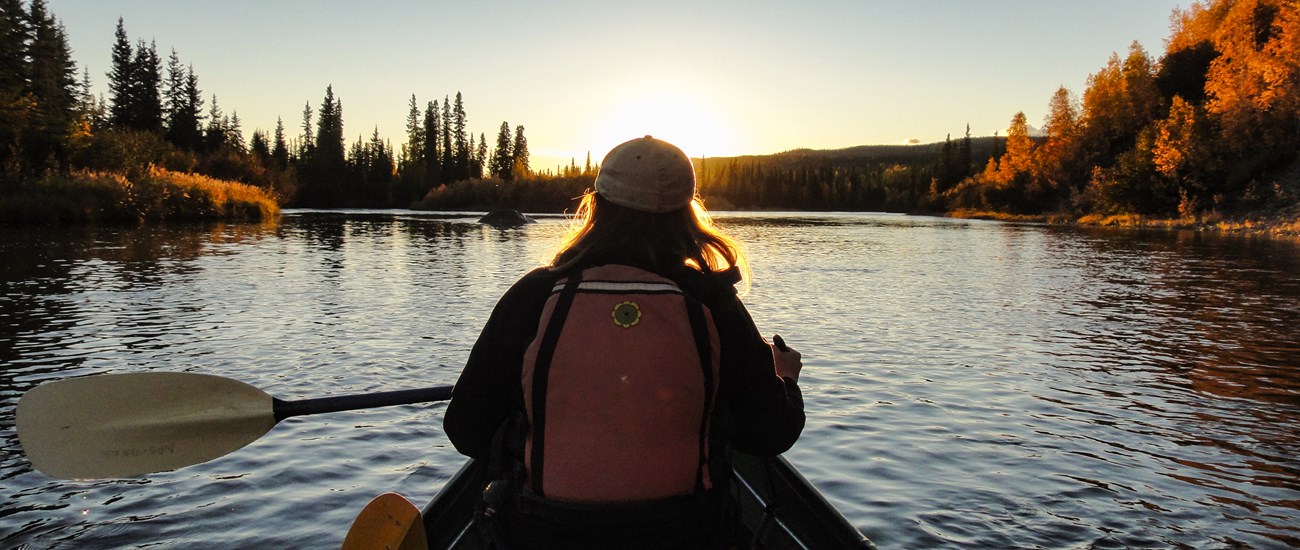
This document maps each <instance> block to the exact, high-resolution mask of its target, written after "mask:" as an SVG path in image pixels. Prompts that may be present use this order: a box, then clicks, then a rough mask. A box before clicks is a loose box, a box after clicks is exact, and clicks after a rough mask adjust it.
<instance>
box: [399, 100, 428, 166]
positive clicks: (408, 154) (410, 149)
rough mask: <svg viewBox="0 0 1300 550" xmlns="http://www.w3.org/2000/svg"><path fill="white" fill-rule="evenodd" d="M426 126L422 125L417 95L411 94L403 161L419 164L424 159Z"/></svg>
mask: <svg viewBox="0 0 1300 550" xmlns="http://www.w3.org/2000/svg"><path fill="white" fill-rule="evenodd" d="M423 149H424V126H423V125H422V124H421V123H420V107H419V105H418V104H416V102H415V94H411V103H410V105H409V109H408V110H407V112H406V148H405V150H404V154H403V157H404V158H403V160H404V161H407V162H418V160H419V159H422V158H424V151H423Z"/></svg>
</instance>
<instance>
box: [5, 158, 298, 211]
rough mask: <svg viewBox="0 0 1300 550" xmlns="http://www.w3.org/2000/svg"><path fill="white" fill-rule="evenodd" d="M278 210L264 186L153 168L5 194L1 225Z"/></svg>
mask: <svg viewBox="0 0 1300 550" xmlns="http://www.w3.org/2000/svg"><path fill="white" fill-rule="evenodd" d="M279 214H280V207H279V204H278V203H277V202H276V200H275V198H274V197H272V196H271V195H270V194H269V193H268V192H266V191H265V190H263V189H261V188H258V187H254V186H251V185H246V184H242V183H238V182H233V181H226V180H219V179H215V178H210V177H207V176H202V175H198V174H191V173H185V172H174V171H171V170H166V169H163V168H157V167H152V166H151V167H149V168H148V169H146V170H142V171H141V172H140V173H139V174H132V175H130V176H128V175H125V174H121V173H110V172H91V171H79V172H72V173H69V174H59V175H51V176H46V177H45V178H43V179H41V180H39V181H36V182H32V183H27V184H23V185H19V186H18V187H17V188H15V189H13V190H12V191H9V192H6V193H3V194H0V223H3V222H9V223H100V222H119V223H120V222H134V223H140V222H151V221H211V220H235V221H261V220H269V219H273V218H275V217H277V216H279Z"/></svg>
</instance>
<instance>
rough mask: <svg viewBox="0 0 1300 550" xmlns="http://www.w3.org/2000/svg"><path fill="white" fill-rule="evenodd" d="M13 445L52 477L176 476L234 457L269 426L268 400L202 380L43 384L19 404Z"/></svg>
mask: <svg viewBox="0 0 1300 550" xmlns="http://www.w3.org/2000/svg"><path fill="white" fill-rule="evenodd" d="M16 420H17V422H16V424H17V427H18V441H19V443H21V444H22V447H23V451H24V452H25V453H26V454H27V458H28V459H30V460H31V461H32V466H35V467H36V469H37V470H40V471H41V472H43V473H45V474H46V475H49V476H50V477H56V478H63V479H98V478H113V477H128V476H134V475H140V474H147V473H151V472H161V471H166V470H174V469H176V468H180V467H183V466H189V465H191V464H198V463H200V462H206V461H208V460H212V459H214V458H217V457H219V456H222V455H225V454H228V453H230V452H233V451H235V450H237V449H239V448H240V447H243V446H245V445H247V444H249V443H251V442H253V441H255V440H257V438H258V437H261V436H262V434H265V433H266V432H267V431H268V430H270V429H271V428H272V427H273V426H275V412H274V410H273V404H272V399H271V396H270V395H267V394H266V393H265V392H263V391H262V390H259V389H257V388H255V387H253V386H250V385H248V384H245V383H243V382H240V381H238V380H231V379H229V378H222V377H220V376H212V375H206V374H194V373H184V372H145V373H129V374H106V375H99V376H87V377H82V378H70V379H67V380H58V381H55V382H47V383H45V384H41V385H40V386H37V387H35V388H32V389H31V390H29V391H28V392H27V393H26V394H24V395H23V397H22V398H21V399H20V400H19V401H18V411H17V419H16Z"/></svg>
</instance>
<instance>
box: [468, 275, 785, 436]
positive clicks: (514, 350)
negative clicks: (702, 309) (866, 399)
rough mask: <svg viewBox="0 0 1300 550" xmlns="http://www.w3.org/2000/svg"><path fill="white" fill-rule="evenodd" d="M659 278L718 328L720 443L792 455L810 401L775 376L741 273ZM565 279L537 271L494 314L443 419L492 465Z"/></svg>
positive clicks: (716, 424) (716, 427) (518, 406)
mask: <svg viewBox="0 0 1300 550" xmlns="http://www.w3.org/2000/svg"><path fill="white" fill-rule="evenodd" d="M660 275H663V276H665V277H667V278H669V279H672V280H673V281H675V282H676V283H677V284H678V286H680V287H681V288H682V291H683V292H685V293H686V294H687V295H689V296H691V297H692V298H694V299H696V300H698V301H700V302H701V303H703V304H704V305H705V306H706V307H708V308H709V310H710V311H711V312H712V314H713V319H714V324H715V325H716V326H717V330H718V339H719V343H720V346H721V350H720V360H721V365H720V374H719V386H718V402H717V407H716V409H715V411H716V412H715V422H714V426H713V429H712V430H711V434H712V438H713V439H714V443H715V444H716V445H730V446H731V447H733V448H735V449H737V450H740V451H743V452H746V453H749V454H754V455H760V456H771V455H777V454H780V453H783V452H785V451H786V450H787V449H789V448H790V447H791V446H792V445H794V442H795V440H796V439H798V437H799V434H800V432H802V431H803V426H804V412H803V398H802V395H801V394H800V391H799V387H798V385H796V384H795V382H794V381H793V380H790V379H788V378H780V377H777V376H776V374H775V369H774V366H773V360H772V351H771V348H770V347H769V346H768V344H767V343H766V342H765V341H764V340H763V338H762V336H761V335H760V334H759V332H758V329H757V328H755V326H754V321H753V319H752V318H751V317H750V315H749V312H748V311H747V310H746V309H745V306H744V304H742V303H741V301H740V298H739V297H738V296H737V295H736V289H735V287H734V286H733V285H734V283H735V282H736V280H737V279H738V277H736V275H735V273H734V271H728V272H723V273H703V272H700V271H698V270H694V269H688V268H682V269H680V270H677V271H676V272H674V273H660ZM563 276H564V275H563V274H562V273H555V272H553V271H551V270H550V269H548V268H538V269H536V270H533V271H532V272H530V273H528V274H527V275H525V276H524V277H523V278H521V279H520V280H519V281H518V282H516V283H515V284H514V286H512V287H511V288H510V289H509V290H508V291H507V292H506V293H505V295H504V296H502V297H501V300H500V301H499V302H498V303H497V305H496V308H495V309H493V311H492V315H491V317H490V318H489V319H488V321H487V324H486V325H485V326H484V327H483V332H482V333H481V334H480V335H479V338H478V341H477V342H475V344H474V348H473V350H472V351H471V352H470V355H469V360H468V361H467V362H466V364H465V369H464V370H463V371H462V372H461V375H460V379H459V380H457V381H456V386H455V389H454V390H453V392H452V399H451V403H450V404H448V406H447V412H446V417H445V419H444V428H445V430H446V432H447V437H448V438H449V439H451V442H452V444H453V445H455V446H456V449H457V450H458V451H460V452H461V453H462V454H464V455H466V456H470V457H474V458H479V459H487V458H488V455H489V451H490V447H491V443H492V437H493V435H494V434H495V432H496V430H497V428H498V427H499V426H500V425H501V424H502V423H503V422H504V421H505V420H506V419H507V418H509V417H511V416H512V414H513V413H515V412H516V411H523V410H524V403H523V388H522V385H521V373H522V369H523V360H524V351H525V350H526V349H527V347H528V345H529V344H530V343H531V341H532V340H533V338H534V337H535V336H536V332H537V328H538V323H539V321H540V318H541V314H542V308H543V306H544V304H545V303H546V300H547V298H548V297H549V295H550V293H551V289H552V287H553V286H554V285H555V283H556V281H557V280H558V279H560V278H562V277H563ZM688 345H689V344H688Z"/></svg>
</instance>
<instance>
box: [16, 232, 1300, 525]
mask: <svg viewBox="0 0 1300 550" xmlns="http://www.w3.org/2000/svg"><path fill="white" fill-rule="evenodd" d="M718 219H719V223H720V225H722V226H723V227H724V228H725V229H726V230H728V231H730V232H731V233H733V234H734V235H736V236H738V237H740V238H741V239H742V240H743V241H745V242H746V243H747V245H748V251H749V253H750V256H751V258H752V261H753V274H754V279H753V285H752V288H751V290H750V292H749V294H748V295H747V296H746V298H745V301H746V303H747V304H748V306H749V308H750V310H751V312H752V313H753V315H754V317H755V319H756V321H757V323H758V325H759V328H760V329H761V330H763V331H764V333H765V334H772V333H780V334H781V335H782V336H784V337H785V339H786V341H787V342H788V343H789V344H790V345H791V346H793V347H795V348H797V349H799V350H800V351H801V352H802V353H803V357H804V364H805V369H804V375H803V378H802V380H801V386H802V388H803V391H804V395H805V399H806V403H807V411H808V418H809V421H808V426H807V429H806V430H805V432H804V434H803V436H802V438H801V439H800V440H799V442H798V443H797V444H796V445H795V447H794V448H793V449H791V450H790V451H789V452H788V453H787V454H786V456H787V457H788V458H789V459H790V460H791V461H792V462H793V463H794V464H795V465H796V466H797V467H798V468H799V469H800V470H801V471H802V472H803V473H804V475H805V476H806V477H808V478H809V479H811V480H812V481H813V482H814V483H815V484H816V485H817V486H818V487H819V488H820V489H821V490H822V491H823V492H824V493H825V494H826V495H827V497H828V498H829V499H830V500H831V501H832V502H833V503H834V504H836V505H837V506H838V507H839V508H840V509H841V510H842V511H843V512H844V514H845V515H846V516H847V517H848V518H849V519H850V520H851V521H852V522H853V523H854V524H855V525H857V526H858V527H859V528H860V529H861V530H862V531H863V532H864V533H865V534H867V535H868V536H869V537H871V538H872V539H873V540H874V541H875V542H876V543H877V544H879V545H880V546H881V547H882V548H994V547H1018V548H1034V547H1037V548H1188V549H1192V548H1196V549H1199V548H1279V547H1300V452H1298V451H1300V330H1297V329H1296V327H1297V326H1300V244H1298V243H1297V242H1296V241H1294V240H1281V239H1268V238H1252V237H1236V236H1219V235H1207V234H1197V233H1186V232H1169V231H1160V232H1140V231H1133V230H1105V229H1085V228H1074V227H1050V226H1039V225H1017V224H1006V223H999V222H989V221H973V220H953V219H944V218H927V217H913V216H900V215H886V214H838V213H827V214H822V213H815V214H814V213H763V214H751V213H744V214H742V213H723V214H719V216H718ZM564 229H565V224H564V220H563V219H560V218H542V219H541V220H540V223H538V224H534V225H530V226H527V227H525V228H522V229H493V228H489V227H485V226H480V225H478V224H476V223H475V219H474V217H473V216H469V215H464V216H457V215H446V214H443V215H435V214H429V213H418V212H405V211H381V212H376V211H348V212H317V211H287V212H286V213H285V214H284V216H283V218H282V219H281V220H280V222H279V223H278V224H267V225H240V224H215V225H201V226H167V227H141V228H134V227H132V228H121V227H117V228H104V227H99V228H21V227H0V258H3V259H2V260H0V261H2V262H3V263H2V264H0V365H2V366H0V444H2V445H3V452H2V454H0V502H3V504H0V547H6V548H8V547H20V548H106V547H151V546H152V547H222V548H252V547H273V546H279V547H305V548H331V547H333V548H336V547H337V546H338V544H339V543H340V542H341V540H342V538H343V535H344V532H345V531H346V528H347V525H348V524H349V523H350V522H351V520H352V518H353V517H354V516H355V514H356V513H357V512H358V511H359V510H360V509H361V507H362V506H364V505H365V503H366V502H367V501H368V500H369V499H370V498H371V497H373V496H375V495H376V494H378V493H381V492H385V491H397V492H400V493H402V494H404V495H406V496H408V497H409V498H410V499H411V500H413V501H415V502H417V503H422V502H427V500H428V499H429V498H430V497H432V496H433V494H434V493H435V492H436V491H437V490H438V488H439V487H440V486H441V484H442V483H443V482H444V481H445V480H446V479H447V478H448V477H449V476H450V475H451V474H452V473H454V472H455V470H456V469H457V468H458V467H459V466H460V465H461V463H462V459H461V458H460V457H459V455H457V454H456V452H455V450H454V449H452V448H451V447H450V444H449V443H448V442H447V439H446V437H445V436H444V434H443V433H442V429H441V418H442V416H441V413H442V411H443V409H444V405H443V404H432V405H424V406H403V407H388V408H382V409H371V410H366V411H357V412H346V413H334V414H329V415H318V416H309V417H301V418H292V419H288V420H286V421H284V422H281V423H280V424H279V425H277V426H276V427H275V428H274V429H272V430H271V431H270V432H269V433H268V434H267V435H265V436H263V437H262V438H261V439H259V440H258V441H256V442H255V443H253V444H251V445H249V446H248V447H245V448H243V449H240V450H238V451H236V452H234V453H232V454H230V455H227V456H225V457H222V458H219V459H216V460H213V461H210V462H207V463H204V464H200V465H196V466H191V467H187V468H183V469H180V470H176V471H172V472H165V473H159V474H153V475H148V476H143V477H138V478H132V479H116V480H99V481H66V480H56V479H52V478H50V477H47V476H45V475H44V474H41V473H39V472H37V471H34V470H33V469H32V468H31V465H30V463H29V462H28V461H27V459H26V458H25V457H24V455H23V454H22V451H21V447H20V445H19V443H18V438H17V435H16V433H15V429H14V414H15V413H14V411H15V407H16V405H17V403H18V400H19V398H20V396H21V395H22V394H23V392H25V391H27V390H29V389H31V388H33V387H35V386H36V385H38V384H40V383H42V382H45V381H48V380H56V379H61V378H67V377H72V376H83V375H90V374H99V373H124V372H141V371H188V372H199V373H210V374H217V375H221V376H226V377H231V378H236V379H239V380H243V381H245V382H248V383H250V384H252V385H254V386H257V387H258V388H261V389H263V390H264V391H266V392H267V393H270V394H271V395H273V396H275V397H278V398H282V399H302V398H311V397H322V396H329V395H340V394H349V393H364V392H371V391H381V390H396V389H406V388H414V387H424V386H431V385H440V384H451V383H453V382H454V381H455V380H456V376H457V374H458V372H459V369H460V367H461V365H462V364H463V362H464V360H465V358H466V356H467V355H468V351H469V348H470V346H471V345H472V343H473V342H474V339H475V337H476V336H477V334H478V331H479V330H480V328H481V326H482V323H483V322H484V320H485V319H486V318H487V315H488V313H489V312H490V311H491V308H492V306H493V304H494V303H495V301H496V299H497V298H498V297H499V295H500V294H501V292H502V291H504V290H505V288H506V287H507V286H508V285H509V284H510V283H512V282H513V281H514V280H515V279H516V278H517V277H518V276H520V275H521V274H523V273H524V272H526V271H527V270H528V269H530V268H531V267H533V266H535V265H537V264H539V263H541V262H543V261H545V259H546V258H547V254H548V253H549V252H550V251H551V250H552V249H553V247H554V246H555V245H556V243H557V241H558V239H559V237H560V235H561V234H562V233H563V231H564Z"/></svg>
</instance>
